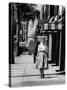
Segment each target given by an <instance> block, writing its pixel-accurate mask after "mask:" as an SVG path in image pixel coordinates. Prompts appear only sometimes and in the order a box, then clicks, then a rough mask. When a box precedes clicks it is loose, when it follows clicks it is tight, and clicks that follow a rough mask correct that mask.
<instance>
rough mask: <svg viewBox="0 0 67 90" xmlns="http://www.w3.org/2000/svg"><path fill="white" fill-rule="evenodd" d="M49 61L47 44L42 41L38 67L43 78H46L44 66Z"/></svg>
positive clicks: (39, 49)
mask: <svg viewBox="0 0 67 90" xmlns="http://www.w3.org/2000/svg"><path fill="white" fill-rule="evenodd" d="M46 61H47V45H46V44H44V42H43V40H41V41H40V44H39V46H38V54H37V68H38V69H39V70H40V73H41V78H44V68H45V64H46Z"/></svg>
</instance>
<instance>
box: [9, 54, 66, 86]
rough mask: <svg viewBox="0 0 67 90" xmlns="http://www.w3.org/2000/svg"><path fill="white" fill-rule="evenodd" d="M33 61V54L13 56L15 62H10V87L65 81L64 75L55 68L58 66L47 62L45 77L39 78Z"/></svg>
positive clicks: (38, 72) (61, 82)
mask: <svg viewBox="0 0 67 90" xmlns="http://www.w3.org/2000/svg"><path fill="white" fill-rule="evenodd" d="M33 62H34V61H33V55H20V56H19V57H15V64H11V76H10V78H11V85H12V87H17V86H18V87H20V86H36V85H52V84H63V83H65V76H64V75H61V74H58V72H56V70H59V66H53V65H54V64H48V69H47V70H44V74H45V78H44V79H41V77H40V71H39V70H38V69H36V64H34V63H33Z"/></svg>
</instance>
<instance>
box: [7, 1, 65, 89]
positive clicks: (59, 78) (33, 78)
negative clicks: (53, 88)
mask: <svg viewBox="0 0 67 90" xmlns="http://www.w3.org/2000/svg"><path fill="white" fill-rule="evenodd" d="M8 8H9V86H10V87H27V86H42V85H58V84H65V7H64V6H63V5H49V4H35V3H34V4H32V3H20V2H19V3H16V2H11V3H9V7H8Z"/></svg>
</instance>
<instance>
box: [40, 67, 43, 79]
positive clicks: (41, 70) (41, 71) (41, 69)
mask: <svg viewBox="0 0 67 90" xmlns="http://www.w3.org/2000/svg"><path fill="white" fill-rule="evenodd" d="M40 73H41V78H44V69H43V68H40Z"/></svg>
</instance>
